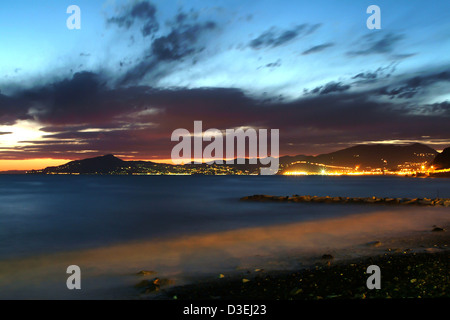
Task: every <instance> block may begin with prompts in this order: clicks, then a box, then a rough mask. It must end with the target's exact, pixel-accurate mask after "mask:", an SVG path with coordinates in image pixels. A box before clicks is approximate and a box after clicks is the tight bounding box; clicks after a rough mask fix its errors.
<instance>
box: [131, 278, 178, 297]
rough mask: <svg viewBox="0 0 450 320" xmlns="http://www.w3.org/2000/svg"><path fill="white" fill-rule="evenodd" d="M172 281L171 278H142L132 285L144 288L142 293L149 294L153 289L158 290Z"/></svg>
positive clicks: (172, 282)
mask: <svg viewBox="0 0 450 320" xmlns="http://www.w3.org/2000/svg"><path fill="white" fill-rule="evenodd" d="M174 283H175V282H174V281H173V280H169V279H160V278H155V279H153V280H142V281H140V282H139V283H138V284H136V285H135V286H134V287H135V288H137V289H144V293H145V294H149V293H152V292H155V291H159V289H160V287H161V286H167V285H171V284H174Z"/></svg>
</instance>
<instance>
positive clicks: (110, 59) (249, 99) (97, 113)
mask: <svg viewBox="0 0 450 320" xmlns="http://www.w3.org/2000/svg"><path fill="white" fill-rule="evenodd" d="M70 5H77V6H78V7H79V8H80V10H81V29H72V30H71V29H68V27H67V24H66V20H67V19H68V18H69V17H70V16H71V13H69V14H68V13H67V8H68V7H69V6H70ZM370 5H377V6H379V7H380V9H381V29H379V30H377V29H368V28H367V25H366V20H367V19H368V18H369V16H370V15H371V14H368V13H367V12H366V10H367V7H368V6H370ZM448 12H450V2H449V1H445V0H442V1H438V0H437V1H433V3H432V4H431V5H430V2H429V1H411V0H409V1H405V0H398V1H381V0H372V1H365V0H361V1H348V0H341V1H335V0H318V1H300V0H295V1H288V0H278V1H275V0H247V1H235V0H222V1H219V0H185V1H172V0H164V1H162V0H154V1H143V0H139V1H137V0H136V1H135V0H133V1H132V0H123V1H120V0H99V1H94V0H70V1H67V0H59V1H54V0H40V1H32V0H17V1H14V2H6V1H2V2H1V3H0V41H1V50H0V171H1V170H11V169H39V168H42V167H45V166H47V165H55V164H58V163H63V162H65V161H67V160H74V159H82V158H88V157H93V156H98V155H104V154H115V155H116V156H118V157H121V158H123V159H126V160H132V159H140V160H153V161H166V160H167V159H169V158H170V153H171V150H172V148H173V147H174V143H173V142H171V141H170V137H171V134H172V132H173V131H174V130H175V129H178V128H186V129H188V130H190V131H193V123H194V121H195V120H202V121H203V127H204V130H206V129H209V128H217V129H219V130H225V129H231V128H241V127H245V128H249V127H250V128H256V129H258V128H260V129H261V128H265V129H279V130H280V154H281V155H287V154H290V155H297V154H308V155H315V154H320V153H327V152H332V151H336V150H339V149H342V148H345V147H349V146H352V145H356V144H372V143H396V144H403V143H412V142H422V143H425V144H427V145H429V146H431V147H433V148H435V149H437V150H442V149H444V148H445V147H448V146H449V145H450V130H449V129H448V128H449V126H448V123H449V117H450V58H449V54H448V53H449V52H450V19H448Z"/></svg>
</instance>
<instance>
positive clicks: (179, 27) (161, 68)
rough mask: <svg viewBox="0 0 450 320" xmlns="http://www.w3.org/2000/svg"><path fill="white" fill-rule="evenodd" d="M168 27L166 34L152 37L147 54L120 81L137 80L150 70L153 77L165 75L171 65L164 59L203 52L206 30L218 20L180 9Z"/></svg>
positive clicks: (169, 61)
mask: <svg viewBox="0 0 450 320" xmlns="http://www.w3.org/2000/svg"><path fill="white" fill-rule="evenodd" d="M170 28H171V30H170V32H169V33H168V34H167V35H164V36H161V37H158V38H156V39H154V40H153V42H152V43H151V45H150V47H149V48H148V54H147V55H146V57H145V58H144V59H143V60H142V61H141V62H140V63H138V64H137V65H135V66H134V67H132V68H131V69H129V70H128V71H127V73H126V74H125V76H124V77H123V78H122V79H121V84H128V83H136V82H138V81H139V80H141V79H142V78H144V77H145V76H146V75H148V74H152V76H153V79H154V80H155V79H158V78H160V77H162V76H164V75H165V74H166V73H167V72H169V70H168V69H170V68H168V67H167V66H165V65H164V64H165V63H166V64H167V63H172V62H177V63H182V62H183V60H184V59H185V58H188V57H194V56H195V55H196V54H199V53H200V52H202V51H203V50H204V48H205V45H204V43H203V41H202V40H203V39H204V36H205V34H207V33H208V32H210V31H212V30H215V29H216V28H217V24H216V23H215V22H213V21H205V22H199V21H197V17H196V15H195V14H192V13H191V14H190V15H187V14H184V13H179V14H178V15H177V16H176V19H175V21H174V22H172V23H171V24H170Z"/></svg>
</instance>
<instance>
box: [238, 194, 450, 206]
mask: <svg viewBox="0 0 450 320" xmlns="http://www.w3.org/2000/svg"><path fill="white" fill-rule="evenodd" d="M240 200H241V201H276V202H300V203H359V204H384V205H416V206H443V207H450V199H448V198H434V199H429V198H381V197H330V196H325V197H319V196H309V195H306V196H299V195H293V196H271V195H261V194H260V195H253V196H247V197H243V198H241V199H240Z"/></svg>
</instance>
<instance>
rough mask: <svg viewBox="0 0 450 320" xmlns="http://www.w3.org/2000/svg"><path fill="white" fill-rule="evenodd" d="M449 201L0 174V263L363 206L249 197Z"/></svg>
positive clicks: (436, 187) (349, 182)
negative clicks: (245, 199) (245, 198)
mask: <svg viewBox="0 0 450 320" xmlns="http://www.w3.org/2000/svg"><path fill="white" fill-rule="evenodd" d="M438 192H439V194H440V196H441V197H450V183H449V182H448V180H446V179H413V178H397V177H298V178H297V177H283V176H275V177H273V176H244V177H243V176H241V177H239V176H230V177H227V176H225V177H224V176H221V177H212V176H211V177H209V176H205V177H203V176H192V177H186V176H182V177H180V176H178V177H176V176H148V177H145V176H144V177H141V176H0V259H1V258H2V257H3V258H6V257H14V256H16V257H18V256H27V255H29V254H36V253H46V252H57V251H66V250H72V249H81V248H92V247H97V246H104V245H111V244H116V243H123V242H128V241H137V240H149V239H153V238H155V237H173V236H177V235H189V234H195V233H204V232H211V231H225V230H233V229H238V228H245V227H255V226H267V225H272V224H280V223H292V222H299V221H310V220H318V219H325V218H330V217H340V216H345V215H349V214H358V213H359V214H366V213H370V212H374V211H377V210H379V209H380V208H377V207H368V206H343V205H339V204H338V205H326V206H323V205H321V204H309V205H308V204H302V205H299V204H291V203H282V204H281V203H265V204H260V203H247V202H239V201H238V199H239V198H240V197H242V196H246V195H251V194H277V195H292V194H310V195H323V196H324V195H330V196H355V197H363V196H373V195H376V196H389V197H434V196H436V194H437V193H438Z"/></svg>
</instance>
